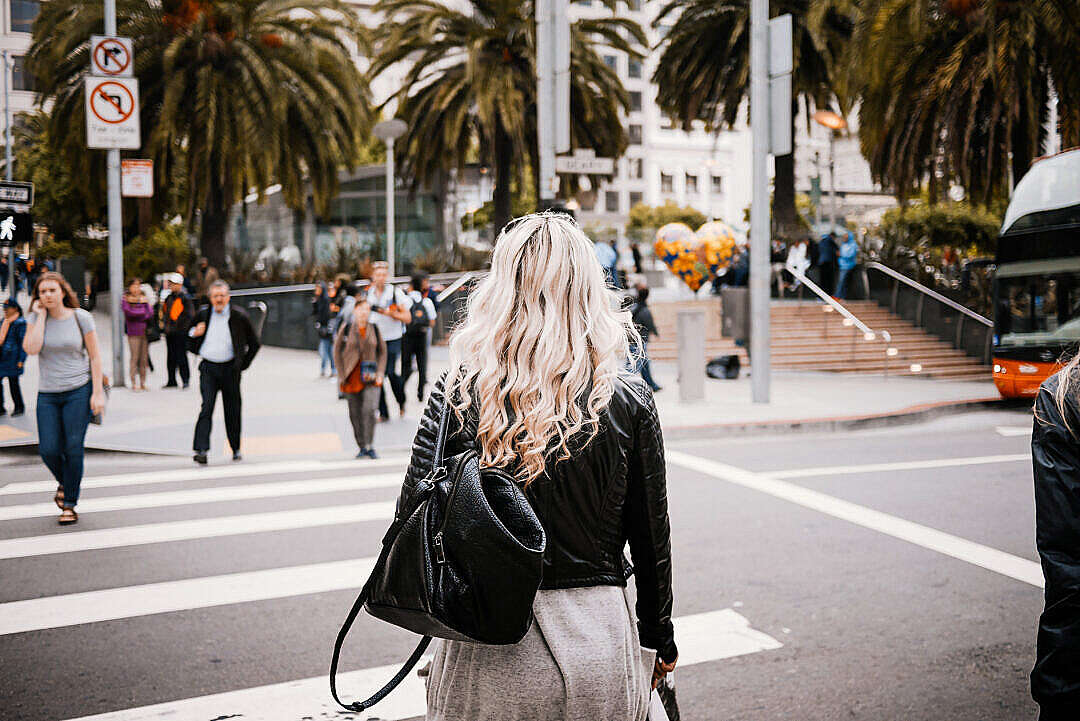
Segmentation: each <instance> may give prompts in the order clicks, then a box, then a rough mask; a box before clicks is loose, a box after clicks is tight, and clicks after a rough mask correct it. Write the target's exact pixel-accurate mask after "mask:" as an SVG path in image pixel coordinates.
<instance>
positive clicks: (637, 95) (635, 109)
mask: <svg viewBox="0 0 1080 721" xmlns="http://www.w3.org/2000/svg"><path fill="white" fill-rule="evenodd" d="M630 112H631V113H640V112H641V91H640V90H631V91H630Z"/></svg>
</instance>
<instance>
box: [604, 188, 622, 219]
mask: <svg viewBox="0 0 1080 721" xmlns="http://www.w3.org/2000/svg"><path fill="white" fill-rule="evenodd" d="M604 210H606V211H607V212H609V213H618V212H619V193H618V191H615V190H609V191H607V192H606V193H604Z"/></svg>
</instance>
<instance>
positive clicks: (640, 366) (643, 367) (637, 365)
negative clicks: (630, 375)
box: [630, 343, 660, 391]
mask: <svg viewBox="0 0 1080 721" xmlns="http://www.w3.org/2000/svg"><path fill="white" fill-rule="evenodd" d="M636 352H637V346H630V353H631V355H633V354H635V353H636ZM631 370H633V371H634V372H635V373H639V374H640V375H641V377H642V378H643V379H644V380H645V382H646V383H648V384H649V387H650V388H652V389H653V390H654V391H655V390H659V388H660V386H659V385H657V383H656V381H654V380H653V377H652V363H651V362H650V361H649V344H648V343H645V344H643V345H642V347H641V355H640V357H638V358H636V359H634V360H633V366H632V368H631Z"/></svg>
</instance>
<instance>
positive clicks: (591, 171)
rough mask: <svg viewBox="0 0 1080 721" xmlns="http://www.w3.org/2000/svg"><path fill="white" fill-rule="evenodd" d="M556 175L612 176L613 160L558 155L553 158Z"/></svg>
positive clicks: (586, 156) (577, 154)
mask: <svg viewBox="0 0 1080 721" xmlns="http://www.w3.org/2000/svg"><path fill="white" fill-rule="evenodd" d="M555 172H556V173H567V174H571V173H576V174H578V175H613V174H614V173H615V159H614V158H598V157H596V156H595V155H591V154H588V155H587V154H583V153H575V154H574V155H560V156H558V157H557V158H555Z"/></svg>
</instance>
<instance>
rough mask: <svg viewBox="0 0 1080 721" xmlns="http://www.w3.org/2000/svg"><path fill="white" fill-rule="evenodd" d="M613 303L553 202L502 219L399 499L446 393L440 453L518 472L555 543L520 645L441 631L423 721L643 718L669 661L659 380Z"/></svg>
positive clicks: (423, 459)
mask: <svg viewBox="0 0 1080 721" xmlns="http://www.w3.org/2000/svg"><path fill="white" fill-rule="evenodd" d="M618 307H619V303H618V301H617V299H616V298H615V297H614V295H613V293H612V291H611V290H610V288H609V286H608V281H607V278H606V277H605V270H604V268H603V267H602V266H601V263H600V262H599V260H598V259H597V257H596V255H595V252H594V250H593V248H592V247H591V244H590V243H589V240H588V238H586V237H585V234H584V233H582V232H581V230H580V229H579V228H578V227H577V225H576V224H575V223H574V222H573V220H572V219H570V218H568V217H566V216H565V215H561V214H554V213H543V214H536V215H530V216H526V217H524V218H520V219H518V220H517V221H515V222H513V223H511V224H509V225H508V226H507V229H506V230H504V231H503V232H502V234H501V235H500V236H499V239H498V240H497V241H496V244H495V249H494V252H493V254H492V261H491V271H490V273H489V274H488V275H487V276H486V277H485V278H484V279H483V280H482V281H481V282H480V284H479V286H478V287H477V289H476V290H475V291H474V292H473V293H472V294H471V295H470V299H469V306H468V312H467V315H466V318H465V321H464V323H463V325H462V326H461V327H460V328H459V329H458V330H456V331H455V333H454V336H453V337H452V339H451V341H450V368H451V369H453V370H451V371H450V373H449V374H448V375H447V376H444V377H443V378H440V379H439V380H438V381H437V382H436V383H435V386H434V388H433V389H432V392H431V396H430V399H429V402H428V406H427V409H426V410H425V412H424V415H423V418H422V420H421V423H420V427H419V430H418V432H417V436H416V440H415V441H414V443H413V450H412V458H411V461H410V464H409V469H408V472H407V475H406V480H405V484H404V487H403V489H402V494H401V497H400V499H399V501H398V506H397V508H398V512H399V514H408V513H409V512H410V510H411V508H412V507H413V505H414V501H413V493H412V491H413V489H415V488H416V486H417V484H419V483H420V482H421V479H422V478H423V477H424V476H426V475H427V474H428V473H429V472H430V471H431V470H432V469H431V464H432V461H433V454H434V449H435V447H436V434H437V432H438V425H439V418H440V412H441V410H442V407H443V404H444V403H445V402H447V400H446V397H445V396H447V395H448V396H449V399H450V404H451V410H452V412H450V413H449V417H448V428H447V434H446V443H445V455H446V456H447V457H453V456H455V455H456V454H458V453H462V452H464V451H474V452H476V453H478V454H479V455H480V465H481V466H483V467H496V468H503V469H505V470H506V471H507V472H508V473H511V474H512V475H513V476H514V477H515V479H516V480H518V481H519V483H521V484H522V486H523V488H524V490H525V493H526V495H527V497H528V499H529V501H530V502H531V504H532V507H533V509H534V510H535V513H536V515H537V516H538V517H539V519H540V521H541V523H542V525H543V528H544V530H545V532H546V535H547V545H546V550H545V552H544V559H543V578H542V581H541V585H540V590H539V591H538V592H537V593H536V596H535V598H534V600H533V603H532V612H533V619H534V620H533V623H532V625H531V626H530V628H529V630H528V632H527V633H526V635H525V637H524V638H523V639H522V640H521V641H520V642H518V643H516V644H510V645H505V646H494V645H485V644H481V643H471V642H465V641H455V640H447V639H437V640H436V647H435V648H436V650H435V656H434V659H433V662H432V666H431V669H430V672H429V676H428V681H427V683H428V689H427V717H426V718H427V719H428V721H451V720H454V721H465V720H470V721H471V720H472V719H490V718H503V719H525V718H527V719H531V720H534V721H547V720H550V721H555V720H556V719H598V720H599V719H604V720H605V721H606V720H607V719H619V720H620V721H624V720H628V721H630V720H632V721H642V720H643V719H644V718H645V716H646V712H647V705H648V699H649V689H650V685H652V686H655V684H656V683H657V682H658V681H659V680H660V679H661V678H662V677H663V676H664V675H665V674H666V673H668V672H670V671H671V670H672V669H673V668H674V666H675V661H676V658H677V656H678V651H677V648H676V645H675V638H674V629H673V626H672V622H671V607H672V586H671V567H672V565H671V548H670V538H669V521H668V512H667V501H666V480H665V468H664V461H663V438H662V437H661V433H660V424H659V422H658V420H657V416H656V407H655V404H654V402H653V398H652V392H651V391H650V390H649V387H648V386H647V385H646V384H645V382H644V381H643V380H641V379H640V378H638V377H636V376H633V375H630V374H629V373H626V372H625V370H624V367H625V364H626V361H627V356H628V353H629V349H630V346H631V345H636V344H640V342H641V341H640V339H639V338H637V330H636V329H635V328H634V323H633V320H632V318H631V316H630V313H628V312H626V311H618V310H616V309H617V308H618ZM630 339H633V340H630ZM446 388H449V389H450V391H449V393H446V392H445V389H446ZM597 499H603V502H602V503H600V502H597ZM627 542H629V544H630V555H631V558H632V560H633V574H634V575H635V576H636V583H635V586H636V589H637V590H636V597H635V592H632V591H631V590H630V589H629V588H628V587H627V586H626V578H627V577H628V575H629V573H630V568H629V566H628V565H627V563H626V561H625V560H624V557H623V547H624V546H625V544H626V543H627ZM491 562H492V563H493V564H495V565H497V564H498V558H493V559H491ZM650 682H651V683H650Z"/></svg>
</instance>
